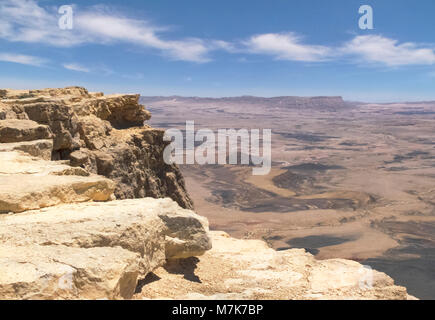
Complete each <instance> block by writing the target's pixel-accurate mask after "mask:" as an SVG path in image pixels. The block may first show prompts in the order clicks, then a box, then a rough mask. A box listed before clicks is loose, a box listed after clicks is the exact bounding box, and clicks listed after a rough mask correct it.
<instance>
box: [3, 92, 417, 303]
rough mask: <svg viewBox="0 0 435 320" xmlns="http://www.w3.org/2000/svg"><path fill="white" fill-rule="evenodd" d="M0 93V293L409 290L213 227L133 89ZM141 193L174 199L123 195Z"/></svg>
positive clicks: (394, 294)
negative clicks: (128, 92) (124, 92)
mask: <svg viewBox="0 0 435 320" xmlns="http://www.w3.org/2000/svg"><path fill="white" fill-rule="evenodd" d="M0 94H1V95H2V96H3V99H2V100H0V101H1V104H0V116H1V117H4V119H3V120H2V121H1V120H0V299H144V298H145V299H149V298H157V299H162V298H178V299H192V298H195V299H219V298H231V299H325V298H328V299H407V298H410V297H409V296H408V295H407V294H406V289H405V288H403V287H398V286H395V285H394V282H393V280H392V279H391V278H389V277H388V276H387V275H385V274H383V273H380V272H376V271H373V272H372V273H369V274H368V276H367V275H365V274H364V273H361V271H362V270H363V267H362V265H360V264H359V263H357V262H353V261H348V260H327V261H317V260H316V259H315V258H314V257H313V256H312V255H310V254H308V253H306V252H304V250H299V249H296V250H287V251H281V252H276V251H274V250H272V249H270V248H268V247H267V245H266V243H264V242H262V241H253V240H237V239H233V238H230V237H229V236H228V235H226V234H225V233H222V232H210V231H209V228H208V221H207V219H205V218H204V217H201V216H198V215H197V214H195V213H194V212H193V211H191V210H189V209H185V208H182V207H180V205H183V206H185V207H189V206H191V202H189V201H190V200H189V198H188V196H187V194H186V193H185V191H184V182H183V181H182V177H181V175H180V173H179V171H178V168H177V167H174V166H166V165H164V164H162V163H161V160H159V158H158V157H161V152H162V149H163V146H164V144H163V141H162V140H161V137H162V132H160V131H157V130H153V129H150V128H140V127H129V126H130V125H132V124H133V123H135V121H137V119H140V121H139V122H141V121H143V120H144V119H145V118H147V117H149V114H148V113H147V112H146V111H145V110H143V108H142V107H141V106H139V105H138V104H137V96H112V97H109V98H103V96H102V95H101V94H90V93H88V92H87V91H86V90H84V89H82V88H66V89H47V90H42V91H14V92H11V91H8V90H3V91H0ZM37 106H38V107H37ZM38 110H39V112H38ZM136 124H139V123H136ZM75 130H77V131H75ZM52 155H54V158H55V159H64V160H58V161H53V160H51V156H52ZM72 165H73V166H72ZM96 173H98V174H96ZM101 174H102V175H101ZM108 177H109V178H111V179H109V178H108ZM147 181H148V182H147ZM151 181H152V182H151ZM135 183H136V184H135ZM130 184H131V185H130ZM150 193H151V194H150ZM146 195H152V196H154V197H156V198H160V197H163V196H171V197H172V198H173V199H174V200H176V201H174V200H172V199H170V198H161V199H155V198H150V197H147V198H141V199H124V198H127V197H132V198H133V197H141V196H146ZM116 198H118V200H117V199H116ZM177 202H178V203H177ZM212 242H213V248H212ZM156 276H157V277H156ZM156 278H157V279H158V281H150V279H152V280H155V279H156Z"/></svg>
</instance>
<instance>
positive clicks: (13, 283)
mask: <svg viewBox="0 0 435 320" xmlns="http://www.w3.org/2000/svg"><path fill="white" fill-rule="evenodd" d="M138 275H139V267H138V259H137V254H135V253H133V252H130V251H127V250H124V249H122V248H119V247H116V248H107V247H101V248H89V249H82V248H72V247H66V246H45V245H43V246H39V245H30V246H19V247H11V246H5V245H1V246H0V299H7V300H11V299H121V298H126V299H128V298H131V297H132V295H133V293H134V290H135V288H136V283H137V277H138Z"/></svg>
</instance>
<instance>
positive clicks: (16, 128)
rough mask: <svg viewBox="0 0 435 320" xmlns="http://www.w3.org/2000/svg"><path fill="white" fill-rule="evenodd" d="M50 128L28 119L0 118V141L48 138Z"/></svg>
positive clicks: (49, 136)
mask: <svg viewBox="0 0 435 320" xmlns="http://www.w3.org/2000/svg"><path fill="white" fill-rule="evenodd" d="M51 136H52V134H51V132H50V129H49V128H48V127H47V126H45V125H40V124H38V123H36V122H34V121H30V120H14V119H9V120H0V143H8V142H21V141H31V140H39V139H50V138H51Z"/></svg>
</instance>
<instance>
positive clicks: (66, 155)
mask: <svg viewBox="0 0 435 320" xmlns="http://www.w3.org/2000/svg"><path fill="white" fill-rule="evenodd" d="M138 100H139V95H133V94H131V95H109V96H104V95H103V94H102V93H90V92H88V91H87V90H86V89H84V88H80V87H70V88H64V89H45V90H26V91H17V90H3V91H2V96H1V97H0V136H1V140H0V143H14V142H17V141H18V140H19V141H33V140H44V139H49V138H51V135H53V152H52V159H53V160H70V164H71V165H72V166H77V167H81V168H84V169H86V170H88V171H89V172H92V173H95V174H99V175H103V176H105V177H107V178H110V179H112V180H114V181H115V182H116V189H115V196H116V197H117V198H118V199H133V198H143V197H154V198H162V197H170V198H172V199H174V200H175V201H176V202H177V203H178V204H179V205H180V206H182V207H183V208H188V209H192V208H193V203H192V201H191V199H190V198H189V196H188V194H187V192H186V189H185V186H184V180H183V177H182V175H181V173H180V171H179V169H178V167H177V166H176V165H167V164H165V163H164V162H163V150H164V148H165V147H166V145H167V143H166V142H164V141H163V135H164V132H163V131H162V130H156V129H152V128H149V127H148V126H144V122H145V121H146V120H148V119H150V117H151V115H150V113H149V112H148V111H147V110H146V109H145V108H144V106H142V105H140V104H139V103H138ZM10 148H14V147H13V146H10ZM22 148H27V149H30V148H32V147H26V146H22ZM34 155H35V154H34ZM45 157H46V156H45ZM46 158H47V157H46Z"/></svg>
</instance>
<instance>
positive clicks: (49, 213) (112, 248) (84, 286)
mask: <svg viewBox="0 0 435 320" xmlns="http://www.w3.org/2000/svg"><path fill="white" fill-rule="evenodd" d="M178 215H180V217H181V218H180V219H181V220H182V221H183V223H182V227H183V228H185V230H184V231H183V232H182V233H181V232H180V230H176V229H174V228H175V227H174V225H173V223H174V222H175V219H176V217H177V216H178ZM206 228H207V222H206V221H205V218H201V217H199V216H197V215H196V214H194V213H193V212H191V211H189V210H185V209H182V208H180V207H179V206H178V205H177V204H176V203H175V202H174V201H172V200H171V199H169V198H166V199H152V198H146V199H132V200H117V201H111V202H104V203H103V202H87V203H75V204H64V205H59V206H56V207H50V208H45V209H41V210H34V211H27V212H25V213H19V214H14V215H0V243H1V245H0V298H3V299H22V298H24V299H100V298H107V299H117V298H131V297H132V295H133V292H134V290H135V289H136V286H137V280H138V277H140V278H144V277H145V275H146V274H148V273H149V272H151V271H153V270H155V269H156V268H158V267H160V266H162V265H164V264H165V261H166V259H167V258H171V257H167V256H166V252H167V250H166V248H167V244H166V238H165V237H166V236H167V235H168V234H172V235H174V236H175V234H176V233H177V232H178V233H177V234H176V235H177V236H179V237H180V239H179V240H180V241H183V240H185V239H188V240H189V243H190V247H186V249H187V250H190V251H189V252H185V253H182V252H178V254H180V255H184V256H190V254H200V253H203V252H199V251H198V248H200V247H201V246H202V245H203V242H204V241H205V242H207V243H209V242H210V240H209V239H207V240H205V239H204V236H206V235H207V231H208V229H206ZM195 233H198V235H196V234H195ZM194 239H197V241H198V243H197V244H195V243H194ZM192 248H195V250H196V251H193V250H192ZM204 249H205V248H204ZM65 281H66V283H65Z"/></svg>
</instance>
